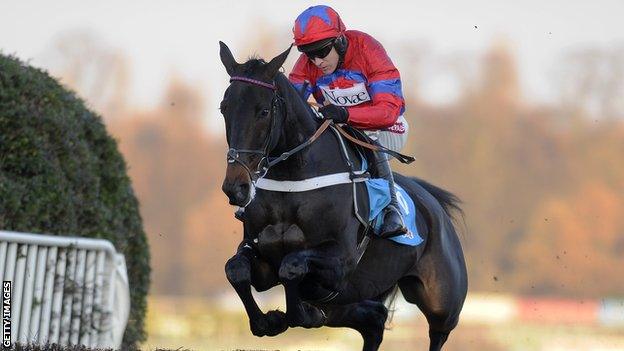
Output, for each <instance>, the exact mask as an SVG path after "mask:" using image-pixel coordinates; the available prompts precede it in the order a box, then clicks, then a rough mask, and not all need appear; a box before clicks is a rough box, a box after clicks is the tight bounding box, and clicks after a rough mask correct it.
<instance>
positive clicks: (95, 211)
mask: <svg viewBox="0 0 624 351" xmlns="http://www.w3.org/2000/svg"><path fill="white" fill-rule="evenodd" d="M0 229H3V230H12V231H21V232H30V233H45V234H54V235H69V236H81V237H89V238H102V239H107V240H110V241H111V242H112V243H113V244H114V245H115V247H116V248H117V250H118V251H120V252H122V253H123V254H124V255H125V257H126V264H127V267H128V278H129V281H130V288H131V289H130V297H131V311H130V320H129V322H128V327H127V328H126V333H125V335H124V347H123V348H124V349H132V348H135V347H136V346H137V344H138V342H140V341H143V340H144V339H145V331H144V326H143V324H144V317H145V310H146V295H147V292H148V288H149V273H150V267H149V249H148V243H147V238H146V236H145V232H144V231H143V225H142V221H141V216H140V214H139V205H138V202H137V199H136V197H135V195H134V192H133V190H132V186H131V184H130V179H129V178H128V176H127V173H126V164H125V162H124V159H123V158H122V156H121V154H120V153H119V151H118V150H117V143H116V142H115V140H114V139H113V138H111V137H110V136H109V135H108V134H107V132H106V128H105V127H104V124H103V123H102V120H101V118H100V117H99V116H97V115H96V114H95V113H93V112H91V111H89V110H88V109H87V108H86V107H85V103H84V102H83V101H82V100H81V99H80V98H78V97H77V96H76V95H75V94H74V93H73V92H71V91H68V90H67V89H65V88H64V87H62V86H61V85H60V84H59V83H58V82H57V81H56V80H55V79H53V78H52V77H50V76H49V75H48V74H47V73H46V72H44V71H42V70H39V69H36V68H33V67H30V66H28V65H27V64H24V63H22V62H20V61H19V60H18V59H16V58H14V57H11V56H5V55H2V54H1V53H0Z"/></svg>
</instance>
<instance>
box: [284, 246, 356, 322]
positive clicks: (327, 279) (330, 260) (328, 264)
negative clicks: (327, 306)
mask: <svg viewBox="0 0 624 351" xmlns="http://www.w3.org/2000/svg"><path fill="white" fill-rule="evenodd" d="M346 266H347V262H346V260H345V259H343V258H341V255H340V251H339V250H338V249H337V248H336V245H335V244H332V243H330V244H326V245H324V246H321V247H318V248H314V249H309V250H302V251H295V252H292V253H290V254H288V255H286V256H285V257H284V259H283V260H282V262H281V265H280V269H279V278H280V281H281V282H282V284H283V285H284V289H285V292H286V316H287V319H288V323H289V325H290V326H291V327H294V326H301V327H305V328H314V327H320V326H321V325H323V323H324V322H325V319H326V316H325V315H324V313H323V311H322V310H320V309H318V308H316V307H314V306H312V305H310V304H308V303H306V302H304V301H302V299H301V292H302V290H308V289H302V282H303V281H304V278H306V277H310V279H311V280H313V281H314V282H316V283H319V284H321V285H322V286H326V287H330V288H332V289H336V288H338V286H339V284H340V283H341V282H342V280H343V279H344V276H345V268H344V267H346Z"/></svg>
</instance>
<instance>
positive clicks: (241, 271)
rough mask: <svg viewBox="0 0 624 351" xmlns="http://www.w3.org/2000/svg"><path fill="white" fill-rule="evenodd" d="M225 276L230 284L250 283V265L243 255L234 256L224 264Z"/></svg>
mask: <svg viewBox="0 0 624 351" xmlns="http://www.w3.org/2000/svg"><path fill="white" fill-rule="evenodd" d="M225 276H226V277H227V279H228V281H229V282H230V284H233V285H234V284H240V283H250V282H251V265H250V263H249V259H248V258H247V257H245V256H244V255H240V254H236V255H234V257H232V258H230V259H229V260H228V261H227V263H226V264H225Z"/></svg>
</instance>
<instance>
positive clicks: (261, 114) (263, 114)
mask: <svg viewBox="0 0 624 351" xmlns="http://www.w3.org/2000/svg"><path fill="white" fill-rule="evenodd" d="M269 113H271V110H269V109H268V108H265V109H264V110H262V111H260V116H261V117H266V116H268V115H269Z"/></svg>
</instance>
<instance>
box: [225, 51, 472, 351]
mask: <svg viewBox="0 0 624 351" xmlns="http://www.w3.org/2000/svg"><path fill="white" fill-rule="evenodd" d="M220 45H221V50H220V56H221V61H222V62H223V65H224V66H225V68H226V70H227V72H228V74H229V75H230V82H231V84H230V86H229V87H228V89H227V90H226V92H225V95H224V99H223V101H222V102H221V112H222V114H223V116H224V118H225V127H226V139H227V143H228V146H229V148H230V149H229V151H228V155H227V156H228V157H227V159H228V165H227V171H226V176H225V180H224V182H223V187H222V188H223V191H224V193H225V194H226V195H227V197H228V198H229V201H230V204H232V205H237V206H244V207H245V212H244V218H243V219H244V238H243V241H242V242H241V244H240V245H239V247H238V250H237V253H236V254H235V255H234V256H233V257H232V258H231V259H230V260H228V262H227V263H226V266H225V272H226V276H227V278H228V280H229V281H230V283H231V284H232V286H233V287H234V289H235V290H236V292H237V293H238V295H239V296H240V298H241V300H242V302H243V305H244V307H245V310H246V312H247V314H248V316H249V322H250V327H251V331H252V333H253V334H254V335H257V336H264V335H269V336H273V335H277V334H279V333H282V332H283V331H285V330H286V329H287V328H288V327H305V328H317V327H321V326H329V327H349V328H353V329H355V330H357V331H358V332H359V333H360V334H361V335H362V337H363V339H364V346H363V350H377V349H378V348H379V345H380V344H381V341H382V338H383V332H384V324H385V322H386V318H387V316H388V310H387V308H386V307H385V305H384V304H383V302H384V301H385V300H386V299H387V298H388V297H389V296H390V295H393V294H392V293H393V292H395V291H396V288H397V287H398V288H400V289H401V292H402V294H403V296H404V298H405V299H406V300H407V301H408V302H410V303H414V304H416V305H417V306H418V307H419V308H420V310H421V311H422V312H423V313H424V315H425V316H426V318H427V321H428V323H429V338H430V346H429V350H440V349H441V347H442V345H443V344H444V342H445V341H446V339H447V338H448V335H449V333H450V332H451V330H452V329H453V328H455V326H456V325H457V323H458V319H459V314H460V311H461V309H462V306H463V303H464V299H465V297H466V290H467V275H466V266H465V263H464V256H463V252H462V248H461V245H460V242H459V239H458V237H457V234H456V231H455V227H454V225H453V223H452V217H451V214H450V212H451V210H453V209H455V210H460V209H459V207H458V199H457V198H456V197H455V196H454V195H453V194H451V193H449V192H447V191H445V190H442V189H440V188H438V187H435V186H433V185H431V184H429V183H427V182H425V181H422V180H419V179H416V178H407V177H404V176H401V175H398V174H397V175H396V176H395V177H396V178H395V179H396V180H397V182H398V184H399V185H401V186H402V187H403V188H404V189H405V190H406V191H407V193H408V194H409V196H410V197H411V198H412V199H413V200H414V203H415V204H416V206H417V208H418V211H419V212H420V214H421V215H422V216H421V217H422V221H420V223H418V230H419V233H420V235H421V236H422V237H423V239H424V242H423V243H421V244H420V245H418V246H406V245H399V244H397V243H395V242H393V241H390V240H386V239H380V238H374V239H372V240H370V242H369V244H368V247H367V248H366V251H365V252H364V254H363V256H361V259H360V257H359V255H358V253H359V252H360V251H358V243H360V242H361V240H362V238H363V236H364V230H363V227H364V226H363V225H362V224H361V223H360V222H359V221H358V219H357V218H356V215H355V214H354V207H355V205H354V201H353V196H354V189H355V186H354V185H353V184H352V183H345V184H337V185H331V186H325V187H321V188H315V189H311V190H307V191H298V192H283V191H269V190H264V189H256V186H255V185H256V181H257V180H258V179H259V178H262V177H264V179H271V180H275V181H289V182H298V181H301V180H305V179H310V178H314V177H318V176H323V175H328V174H336V173H343V172H348V171H349V166H348V165H347V164H346V163H345V161H344V156H343V153H342V151H341V146H340V141H339V140H338V138H337V137H336V135H334V133H332V132H325V133H320V132H319V133H317V130H318V129H319V125H320V124H321V122H320V121H319V119H318V118H316V116H315V115H314V113H313V112H312V111H311V109H310V108H309V106H308V105H307V103H306V102H305V101H304V100H303V99H302V98H301V97H300V95H299V93H298V92H297V91H296V89H295V88H294V87H293V86H292V85H291V84H290V82H289V81H288V79H287V78H286V77H285V76H284V75H283V74H282V73H280V72H279V69H280V67H281V66H282V64H283V63H284V60H285V59H286V57H287V56H288V53H289V51H290V48H289V49H288V50H286V51H285V52H283V53H282V54H280V55H278V56H277V57H275V58H273V59H272V60H271V61H270V62H268V63H266V62H265V61H263V60H261V59H250V60H248V61H247V62H246V63H244V64H239V63H237V62H236V61H235V59H234V57H233V55H232V53H231V52H230V50H229V48H228V47H227V46H226V45H225V44H224V43H220ZM311 136H314V137H312V138H311ZM313 139H314V142H310V140H313ZM347 149H348V153H349V154H350V155H351V156H352V157H353V158H355V149H354V148H352V147H350V146H347ZM280 156H281V157H280ZM286 156H288V157H286ZM358 162H359V161H358ZM357 186H358V187H361V186H363V185H362V184H361V183H359V185H357ZM278 284H282V285H283V286H284V289H285V295H286V312H281V311H269V312H268V313H263V312H262V311H261V310H260V308H259V307H258V305H257V303H256V301H255V300H254V298H253V296H252V294H251V287H252V286H253V287H254V288H255V289H256V290H257V291H265V290H267V289H269V288H271V287H273V286H275V285H278Z"/></svg>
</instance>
